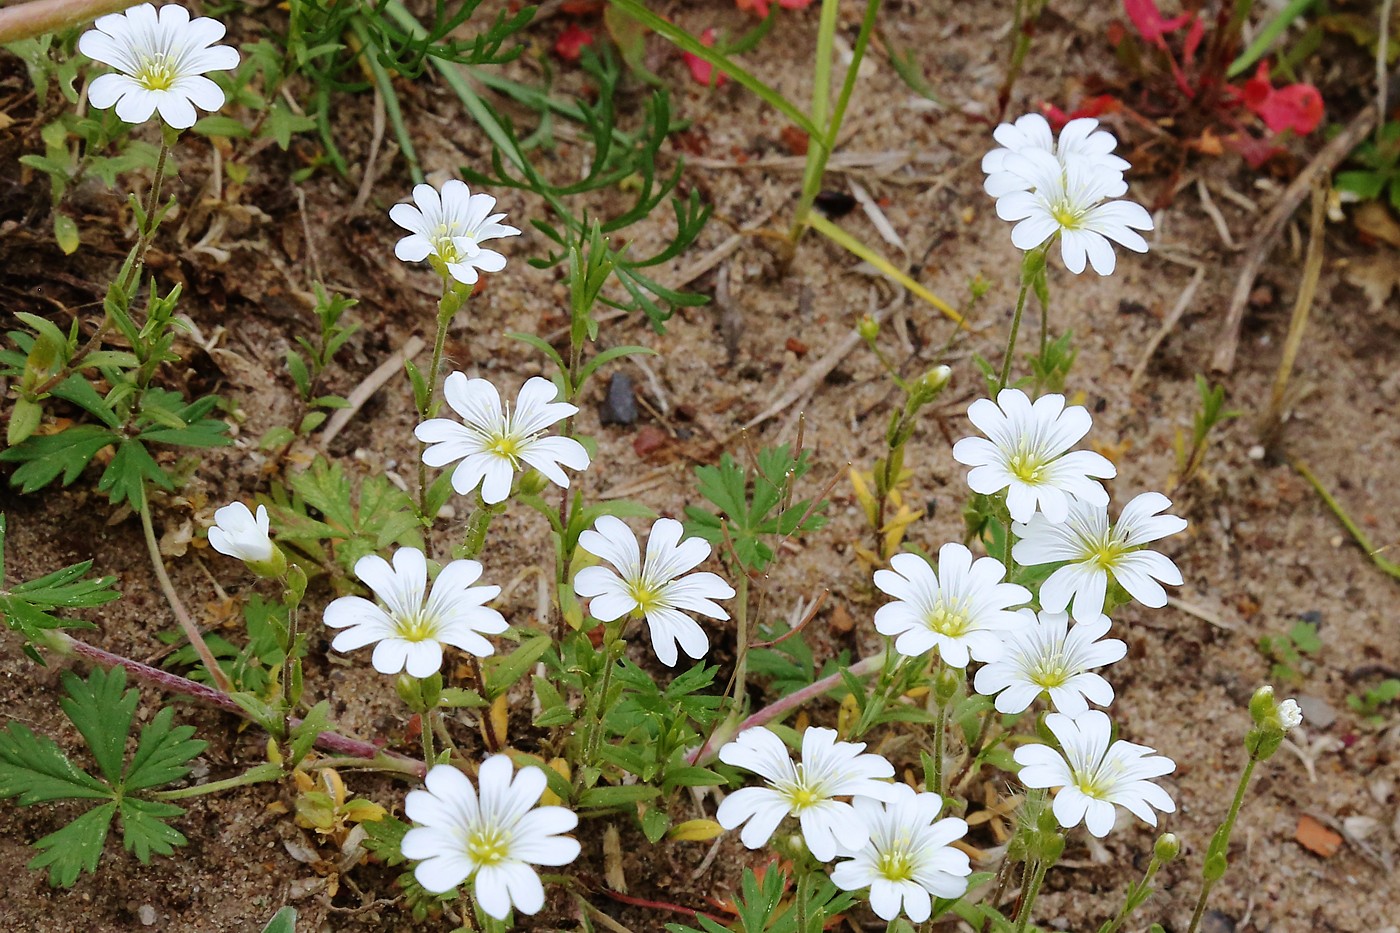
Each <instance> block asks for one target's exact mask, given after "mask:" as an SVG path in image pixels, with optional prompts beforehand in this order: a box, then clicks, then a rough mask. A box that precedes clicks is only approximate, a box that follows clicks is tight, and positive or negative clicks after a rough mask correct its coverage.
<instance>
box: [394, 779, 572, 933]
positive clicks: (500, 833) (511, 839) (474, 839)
mask: <svg viewBox="0 0 1400 933" xmlns="http://www.w3.org/2000/svg"><path fill="white" fill-rule="evenodd" d="M513 770H514V769H513V766H512V765H511V762H510V759H509V758H507V757H506V756H505V755H492V756H491V757H490V758H487V759H486V760H485V761H484V762H482V764H481V770H480V772H478V774H477V783H478V784H479V785H480V791H479V792H478V790H477V789H476V788H474V787H473V786H472V782H471V780H470V779H468V778H467V776H466V775H465V774H463V773H462V772H461V771H458V770H457V769H456V768H454V767H452V766H451V765H436V766H435V767H434V768H433V769H432V770H431V771H429V772H428V777H427V779H426V780H425V782H424V783H425V784H427V790H415V791H413V792H412V793H410V794H409V795H408V797H407V799H405V800H404V813H405V814H406V815H407V816H408V818H409V819H410V820H412V821H413V823H414V826H413V828H412V829H410V830H409V831H408V832H407V833H405V834H404V837H403V843H402V848H403V855H404V858H408V859H413V860H415V861H418V864H417V865H415V866H414V868H413V875H414V877H415V878H417V879H418V883H419V884H421V885H422V886H423V889H424V890H426V891H431V892H432V893H434V894H441V893H443V892H444V891H450V890H452V889H453V888H455V887H456V886H457V885H459V884H461V883H462V882H463V881H466V880H467V879H469V878H470V879H472V881H473V890H474V894H475V895H476V901H477V903H478V904H480V905H481V909H482V910H484V911H486V912H487V913H488V914H490V915H491V916H493V917H495V918H496V919H497V920H504V919H505V918H506V916H507V915H508V914H509V913H510V910H511V908H512V907H514V908H515V909H516V910H518V911H520V912H521V913H524V914H534V913H539V911H540V908H542V907H543V906H544V886H543V885H541V884H540V878H539V875H537V874H535V870H534V869H533V868H531V867H530V866H531V865H567V864H569V863H570V862H572V861H573V860H574V859H576V858H578V854H579V844H578V840H577V839H574V838H572V837H570V836H563V835H560V834H561V833H567V832H569V831H570V830H572V829H573V828H574V827H576V826H577V825H578V817H577V816H576V815H574V813H573V812H572V811H571V810H566V809H565V808H564V807H537V806H535V804H536V803H538V802H539V799H540V795H541V794H543V793H544V788H545V777H544V772H543V771H541V770H540V769H539V768H535V767H525V768H521V769H520V771H519V772H517V773H515V774H514V775H513V776H512V771H513ZM512 777H513V779H512ZM420 860H421V861H420Z"/></svg>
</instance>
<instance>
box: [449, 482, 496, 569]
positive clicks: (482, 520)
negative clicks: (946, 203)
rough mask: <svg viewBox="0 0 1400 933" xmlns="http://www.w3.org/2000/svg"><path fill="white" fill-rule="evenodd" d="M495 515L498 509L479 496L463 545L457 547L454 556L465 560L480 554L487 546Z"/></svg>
mask: <svg viewBox="0 0 1400 933" xmlns="http://www.w3.org/2000/svg"><path fill="white" fill-rule="evenodd" d="M495 517H496V510H495V509H492V508H490V507H489V506H487V505H486V504H485V503H483V502H482V501H481V499H480V496H478V498H477V503H476V506H475V508H473V509H472V514H471V516H470V517H469V518H468V519H467V530H466V534H465V535H464V536H463V539H462V546H461V547H460V548H458V549H457V553H456V554H455V555H454V556H456V557H458V558H461V559H463V560H472V559H473V558H475V557H476V556H477V555H478V554H480V553H481V549H482V548H484V547H485V546H486V532H487V531H489V530H490V528H491V519H493V518H495Z"/></svg>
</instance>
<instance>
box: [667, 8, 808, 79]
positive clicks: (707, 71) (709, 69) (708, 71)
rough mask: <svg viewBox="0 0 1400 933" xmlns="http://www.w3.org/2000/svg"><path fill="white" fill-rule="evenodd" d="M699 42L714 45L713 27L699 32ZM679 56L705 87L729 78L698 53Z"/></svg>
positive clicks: (692, 74) (706, 45) (693, 75)
mask: <svg viewBox="0 0 1400 933" xmlns="http://www.w3.org/2000/svg"><path fill="white" fill-rule="evenodd" d="M789 2H790V0H789ZM700 44H701V45H703V46H705V47H707V48H708V47H709V46H712V45H714V44H715V31H714V30H713V29H706V30H705V31H704V32H702V33H700ZM681 58H683V59H685V63H686V65H687V66H688V67H689V68H690V74H691V76H692V77H694V78H695V80H696V81H698V82H699V83H701V84H703V85H705V86H706V87H719V86H721V85H722V84H724V82H726V81H728V80H729V78H728V77H726V76H725V74H724V72H722V71H719V72H717V71H716V70H715V66H714V65H711V64H710V63H709V62H707V61H705V60H704V59H703V58H701V57H700V56H699V55H693V54H691V53H690V52H682V53H681Z"/></svg>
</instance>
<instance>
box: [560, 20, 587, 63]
mask: <svg viewBox="0 0 1400 933" xmlns="http://www.w3.org/2000/svg"><path fill="white" fill-rule="evenodd" d="M593 42H594V39H593V33H591V32H589V31H588V30H587V29H584V28H583V27H582V26H580V25H579V24H578V23H570V24H569V25H568V26H566V27H565V28H564V31H563V32H561V33H560V34H559V38H558V39H556V40H555V41H554V54H555V55H558V56H559V57H560V58H562V59H564V61H566V62H576V61H578V59H579V56H580V55H582V54H583V47H584V46H585V45H592V44H593Z"/></svg>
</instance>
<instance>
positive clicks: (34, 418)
mask: <svg viewBox="0 0 1400 933" xmlns="http://www.w3.org/2000/svg"><path fill="white" fill-rule="evenodd" d="M43 418H44V406H43V405H40V404H39V403H38V402H32V401H30V400H29V399H27V398H25V397H23V396H20V397H19V398H17V399H15V403H14V407H12V408H11V409H10V423H9V425H7V426H6V428H5V444H6V446H8V447H13V446H15V445H16V444H21V443H23V442H24V441H26V440H28V439H29V437H30V436H31V435H33V433H34V432H35V431H37V430H38V429H39V422H41V421H42V420H43Z"/></svg>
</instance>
